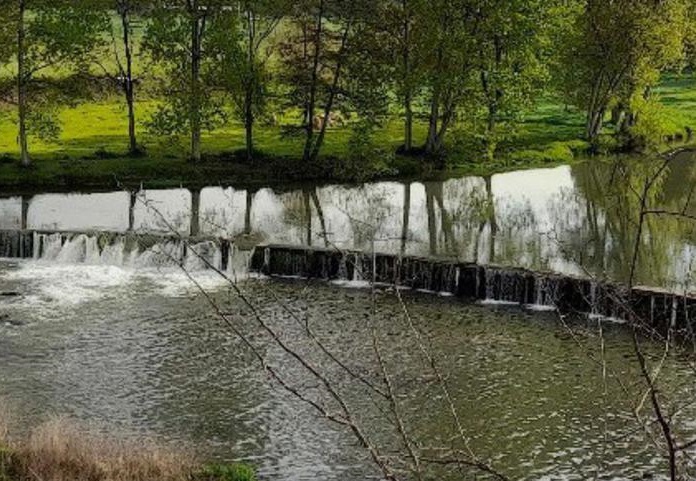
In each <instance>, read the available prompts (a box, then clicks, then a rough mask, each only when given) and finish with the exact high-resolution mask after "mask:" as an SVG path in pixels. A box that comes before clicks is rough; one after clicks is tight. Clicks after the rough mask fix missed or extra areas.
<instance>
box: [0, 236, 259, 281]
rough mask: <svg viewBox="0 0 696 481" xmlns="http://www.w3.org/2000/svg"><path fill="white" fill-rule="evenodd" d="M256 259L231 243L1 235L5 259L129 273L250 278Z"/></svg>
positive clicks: (0, 246) (0, 249) (0, 253)
mask: <svg viewBox="0 0 696 481" xmlns="http://www.w3.org/2000/svg"><path fill="white" fill-rule="evenodd" d="M250 255H251V254H250V253H244V252H241V251H239V250H238V249H237V248H236V247H235V245H234V243H233V242H232V241H230V240H228V239H219V238H205V237H180V236H175V235H162V234H150V233H148V234H142V233H134V232H126V233H121V232H42V231H0V257H4V258H14V259H37V260H39V259H41V260H46V261H56V262H62V263H74V264H105V265H115V266H129V267H167V266H183V267H185V268H186V269H187V270H204V269H206V268H208V267H209V266H213V267H215V268H216V269H219V270H221V271H224V272H229V273H235V274H236V273H237V272H246V271H247V265H248V260H249V256H250Z"/></svg>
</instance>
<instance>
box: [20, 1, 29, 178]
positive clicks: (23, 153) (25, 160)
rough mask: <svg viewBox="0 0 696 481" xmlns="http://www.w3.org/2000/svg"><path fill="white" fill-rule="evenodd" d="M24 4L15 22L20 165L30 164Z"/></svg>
mask: <svg viewBox="0 0 696 481" xmlns="http://www.w3.org/2000/svg"><path fill="white" fill-rule="evenodd" d="M25 11H26V5H25V1H24V0H19V20H18V22H17V104H18V115H19V152H20V160H21V164H22V167H29V166H30V165H31V157H29V145H28V141H27V80H28V79H27V72H26V61H25V60H26V59H25V56H26V50H25V48H26V47H25V45H24V35H25V31H24V28H25V25H24V15H25Z"/></svg>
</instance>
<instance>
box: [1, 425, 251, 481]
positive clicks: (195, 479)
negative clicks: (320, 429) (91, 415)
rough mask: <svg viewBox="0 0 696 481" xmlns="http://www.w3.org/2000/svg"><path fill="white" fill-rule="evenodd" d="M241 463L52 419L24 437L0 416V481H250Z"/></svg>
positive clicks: (249, 475)
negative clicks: (207, 459) (209, 461)
mask: <svg viewBox="0 0 696 481" xmlns="http://www.w3.org/2000/svg"><path fill="white" fill-rule="evenodd" d="M255 480H256V476H255V474H254V471H253V470H252V469H251V468H249V467H248V466H244V465H216V464H213V465H202V464H201V463H200V461H199V459H198V458H197V456H195V455H194V454H192V453H191V452H189V451H186V450H180V449H172V448H170V447H164V446H160V445H157V444H155V443H153V442H150V441H145V442H137V443H136V442H127V441H122V440H118V439H115V438H107V437H104V436H101V435H96V434H92V433H90V432H89V431H88V430H85V429H81V428H80V427H78V425H77V424H75V423H73V422H70V421H67V420H65V419H61V418H56V419H52V420H50V421H47V422H45V423H43V424H41V425H40V426H37V427H35V428H34V429H32V430H31V431H30V432H29V434H28V435H26V436H25V437H24V438H21V439H17V438H15V437H12V436H11V435H10V432H9V430H8V429H7V425H6V424H4V423H3V422H2V420H0V481H255Z"/></svg>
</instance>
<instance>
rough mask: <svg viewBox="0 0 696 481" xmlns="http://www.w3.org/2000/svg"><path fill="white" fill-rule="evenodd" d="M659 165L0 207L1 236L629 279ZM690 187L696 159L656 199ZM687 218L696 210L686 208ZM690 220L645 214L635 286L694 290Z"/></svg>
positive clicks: (665, 182) (676, 202)
mask: <svg viewBox="0 0 696 481" xmlns="http://www.w3.org/2000/svg"><path fill="white" fill-rule="evenodd" d="M656 168H657V167H656V161H653V162H644V163H639V162H633V163H627V164H625V163H622V162H621V161H617V162H602V161H595V162H592V163H583V164H579V165H576V166H572V167H569V166H562V167H558V168H553V169H539V170H530V171H521V172H511V173H507V174H500V175H493V176H492V177H486V178H483V177H464V178H460V179H452V180H448V181H445V182H413V183H398V182H381V183H371V184H364V185H360V186H341V185H331V186H325V187H308V188H304V189H297V190H292V191H286V192H278V191H274V190H272V189H268V188H264V189H259V190H256V191H249V190H237V189H234V188H222V187H209V188H204V189H202V190H200V191H189V190H185V189H178V190H165V191H154V190H150V191H146V192H141V193H139V195H137V196H136V195H134V194H129V193H126V192H116V193H108V194H69V195H62V194H61V195H57V194H42V195H37V196H34V197H33V198H18V197H16V198H10V199H1V200H0V228H3V229H12V228H18V227H19V226H25V227H26V228H29V229H40V230H78V231H82V230H109V231H127V230H136V231H160V232H162V231H164V232H166V231H171V230H172V229H174V230H177V231H179V232H181V233H185V234H192V235H201V236H224V237H229V238H238V237H239V236H246V237H249V238H252V239H253V240H254V241H255V242H259V241H264V242H272V243H287V244H299V245H313V246H331V247H333V246H335V247H338V248H354V249H362V250H371V249H373V248H374V249H375V250H377V251H382V252H390V253H399V252H400V253H404V254H409V255H432V256H444V257H456V258H458V259H460V260H462V261H476V262H480V263H494V264H503V265H511V266H523V267H529V268H532V269H536V270H552V271H558V272H562V273H566V274H572V275H585V274H590V275H593V276H597V277H600V278H606V277H608V278H611V279H613V280H617V281H625V280H626V279H627V277H628V269H629V266H630V264H631V254H632V252H633V246H634V244H635V232H636V222H637V219H638V217H639V203H638V199H637V197H636V195H635V191H636V190H640V189H639V188H637V186H640V183H641V181H642V179H644V178H645V177H646V176H649V175H650V173H651V172H652V171H654V170H655V169H656ZM694 185H696V167H694V154H684V155H682V156H681V157H680V158H678V159H677V160H676V161H674V162H673V163H672V164H671V165H670V167H669V168H668V169H667V171H666V172H665V174H664V176H663V177H662V178H661V179H660V181H659V182H658V184H657V186H656V188H655V189H654V191H653V192H652V194H651V199H650V202H651V206H652V207H653V208H659V209H666V210H674V211H680V210H682V209H683V207H684V205H685V204H687V202H688V200H689V199H690V192H691V190H692V189H693V187H694ZM688 209H689V210H688V212H689V213H690V214H694V211H696V202H692V205H690V206H689V207H688ZM695 261H696V228H695V227H694V223H689V222H685V221H680V220H677V219H674V218H668V217H658V216H651V217H649V218H648V221H647V228H646V230H645V233H644V238H643V242H642V248H641V256H640V259H639V269H638V281H639V282H640V283H643V284H647V285H652V286H658V287H667V288H673V289H679V290H682V289H684V288H688V289H690V290H694V289H696V280H694V279H693V276H692V273H693V272H694V270H695V269H694V262H695Z"/></svg>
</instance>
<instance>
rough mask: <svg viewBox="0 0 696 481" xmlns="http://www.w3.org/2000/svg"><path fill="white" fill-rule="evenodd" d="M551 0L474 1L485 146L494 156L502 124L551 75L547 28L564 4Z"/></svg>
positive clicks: (511, 119) (514, 116)
mask: <svg viewBox="0 0 696 481" xmlns="http://www.w3.org/2000/svg"><path fill="white" fill-rule="evenodd" d="M556 3H557V2H555V1H548V0H481V1H478V2H477V3H476V9H475V15H476V17H477V24H478V25H477V28H476V32H475V36H476V39H475V41H476V51H477V57H478V59H477V69H478V76H479V79H480V91H481V97H482V104H483V106H484V110H485V114H484V116H483V117H484V119H483V120H484V132H485V143H486V152H487V154H488V156H489V157H493V155H494V154H495V150H496V147H497V144H498V141H499V140H500V139H501V138H504V137H505V134H504V133H503V132H500V131H499V129H498V126H499V124H501V123H505V124H507V125H510V124H512V123H513V122H514V121H515V120H516V119H517V118H518V116H519V115H520V114H521V113H522V112H523V111H524V110H525V109H526V108H529V107H530V106H531V104H532V103H533V100H534V98H535V96H536V94H537V93H538V92H539V91H540V90H541V89H542V87H543V85H544V84H545V81H546V80H547V77H548V68H547V66H548V56H549V50H550V48H549V46H548V43H549V33H550V32H551V23H552V21H554V20H555V21H558V20H557V19H558V18H559V17H561V15H562V13H563V12H562V10H561V9H560V8H557V7H556V5H555V4H556Z"/></svg>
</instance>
